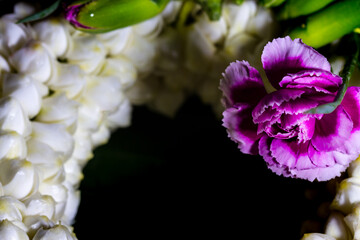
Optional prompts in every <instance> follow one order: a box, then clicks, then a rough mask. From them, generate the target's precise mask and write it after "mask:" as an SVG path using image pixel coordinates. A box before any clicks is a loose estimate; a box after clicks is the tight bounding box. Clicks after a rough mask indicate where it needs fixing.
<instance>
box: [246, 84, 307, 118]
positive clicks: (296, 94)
mask: <svg viewBox="0 0 360 240" xmlns="http://www.w3.org/2000/svg"><path fill="white" fill-rule="evenodd" d="M304 93H305V91H303V90H298V89H280V90H278V91H276V92H272V93H270V94H268V95H266V96H265V97H263V98H262V99H261V100H260V102H259V103H258V104H257V106H256V107H255V108H254V110H253V112H252V116H253V119H254V123H261V122H264V121H269V120H271V118H272V117H273V116H274V114H275V113H276V112H277V111H276V110H275V108H276V107H278V106H280V105H281V104H283V103H284V102H289V101H290V100H294V99H298V98H300V96H301V95H302V94H304ZM268 111H270V112H268Z"/></svg>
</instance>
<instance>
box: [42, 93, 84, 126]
mask: <svg viewBox="0 0 360 240" xmlns="http://www.w3.org/2000/svg"><path fill="white" fill-rule="evenodd" d="M78 105H79V104H78V102H76V101H74V100H71V99H69V98H67V97H66V95H65V94H64V93H62V94H61V93H60V94H53V95H51V96H49V97H47V98H44V99H43V104H42V106H41V111H40V113H39V114H38V115H37V116H36V121H40V122H45V123H61V124H63V125H65V126H66V127H69V126H72V125H74V124H76V121H77V118H78Z"/></svg>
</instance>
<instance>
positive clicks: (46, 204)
mask: <svg viewBox="0 0 360 240" xmlns="http://www.w3.org/2000/svg"><path fill="white" fill-rule="evenodd" d="M23 203H24V204H25V209H24V210H23V212H24V215H25V216H44V217H46V218H48V219H53V218H54V214H55V201H54V199H53V198H52V197H51V196H49V195H41V194H39V193H36V194H34V195H32V196H31V197H30V198H27V199H26V200H24V201H23ZM25 225H26V222H25Z"/></svg>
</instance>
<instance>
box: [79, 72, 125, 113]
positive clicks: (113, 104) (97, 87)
mask: <svg viewBox="0 0 360 240" xmlns="http://www.w3.org/2000/svg"><path fill="white" fill-rule="evenodd" d="M123 98H124V96H123V94H122V92H121V84H120V82H119V81H118V80H117V78H116V77H99V76H94V77H91V78H90V77H89V78H88V79H87V84H86V89H85V92H84V94H83V98H82V99H81V100H80V102H81V103H83V104H84V105H96V106H98V108H99V109H100V111H103V112H112V111H114V110H115V109H116V108H117V106H118V105H119V104H120V102H121V101H122V100H123Z"/></svg>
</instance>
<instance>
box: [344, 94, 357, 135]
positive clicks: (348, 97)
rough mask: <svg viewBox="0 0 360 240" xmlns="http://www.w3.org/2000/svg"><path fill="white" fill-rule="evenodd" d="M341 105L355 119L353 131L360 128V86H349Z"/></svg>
mask: <svg viewBox="0 0 360 240" xmlns="http://www.w3.org/2000/svg"><path fill="white" fill-rule="evenodd" d="M341 105H342V106H343V108H344V109H345V111H346V112H347V113H348V114H349V116H350V117H351V120H352V121H353V124H354V126H353V130H352V131H353V132H354V131H359V130H360V87H349V88H348V89H347V91H346V94H345V96H344V99H343V101H342V102H341Z"/></svg>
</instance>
